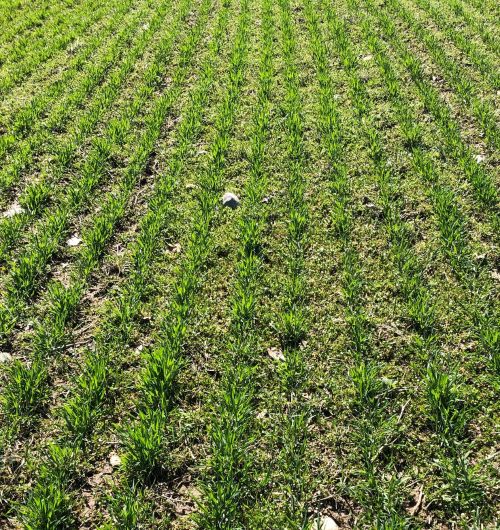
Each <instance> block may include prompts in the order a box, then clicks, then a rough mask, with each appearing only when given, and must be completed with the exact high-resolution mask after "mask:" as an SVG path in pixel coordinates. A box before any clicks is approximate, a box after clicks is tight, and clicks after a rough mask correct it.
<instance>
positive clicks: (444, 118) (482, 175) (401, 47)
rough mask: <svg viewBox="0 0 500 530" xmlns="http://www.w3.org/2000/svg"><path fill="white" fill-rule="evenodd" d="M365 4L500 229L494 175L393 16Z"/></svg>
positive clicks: (480, 203)
mask: <svg viewBox="0 0 500 530" xmlns="http://www.w3.org/2000/svg"><path fill="white" fill-rule="evenodd" d="M364 5H365V6H366V7H367V9H368V11H369V12H370V13H371V14H372V15H373V16H374V18H375V19H376V20H378V22H379V25H380V27H381V28H382V30H383V32H384V36H385V38H386V39H387V40H389V41H390V42H391V43H392V44H393V45H394V47H395V48H396V49H397V51H398V53H399V56H398V59H399V60H400V61H401V62H402V64H403V66H404V67H405V68H406V69H407V71H408V72H409V74H410V76H411V79H412V81H413V82H414V84H415V86H416V87H417V89H418V91H419V94H420V95H421V97H422V100H423V101H424V104H425V106H426V108H427V109H428V110H429V111H430V113H431V114H432V115H433V116H434V119H435V121H436V123H437V125H438V126H439V128H440V130H441V132H442V137H441V138H442V141H443V144H444V151H445V153H446V154H447V155H448V156H450V157H451V158H452V159H454V160H455V161H456V163H457V164H458V166H459V168H460V170H461V172H462V174H463V175H464V176H465V178H466V180H467V181H468V182H469V183H470V184H471V187H472V192H473V193H474V196H475V198H476V199H477V201H478V208H479V207H481V208H482V211H483V212H485V213H486V215H488V216H489V217H490V218H491V221H492V225H493V228H494V229H496V228H498V227H499V226H500V217H499V215H498V209H497V202H498V190H497V187H496V185H495V182H494V179H493V176H492V175H491V174H490V173H489V172H488V170H487V169H486V168H485V167H484V166H483V165H482V164H480V163H479V162H478V161H477V159H476V155H475V153H474V151H473V149H471V148H470V147H469V146H468V145H467V143H466V142H465V141H464V139H463V137H462V133H461V130H460V126H459V125H458V124H457V122H456V120H455V119H454V118H453V116H452V114H451V111H450V108H449V106H448V105H447V104H446V103H445V102H444V101H443V99H442V97H441V95H440V93H439V92H438V90H437V89H436V88H434V86H433V85H432V83H431V82H430V81H429V79H428V76H427V75H426V74H425V73H424V68H423V65H422V62H421V61H420V60H419V59H418V58H417V57H416V55H415V54H414V53H413V52H412V51H411V50H410V49H409V48H408V46H407V45H406V44H405V42H404V41H403V39H402V38H401V33H400V31H399V30H398V28H397V27H396V25H395V24H394V22H393V19H392V18H391V17H390V16H389V15H388V14H387V13H386V12H385V11H384V10H380V9H378V8H377V7H376V5H375V4H374V3H373V2H372V1H371V0H368V1H367V2H366V3H365V4H364Z"/></svg>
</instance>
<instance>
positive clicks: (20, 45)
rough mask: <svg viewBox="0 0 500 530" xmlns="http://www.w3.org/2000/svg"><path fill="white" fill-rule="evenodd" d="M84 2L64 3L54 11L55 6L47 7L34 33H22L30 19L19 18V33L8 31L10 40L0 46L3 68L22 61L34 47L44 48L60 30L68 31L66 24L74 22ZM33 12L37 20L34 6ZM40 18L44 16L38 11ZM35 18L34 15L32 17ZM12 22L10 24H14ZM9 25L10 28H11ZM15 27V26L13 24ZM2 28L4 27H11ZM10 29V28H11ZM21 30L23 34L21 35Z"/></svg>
mask: <svg viewBox="0 0 500 530" xmlns="http://www.w3.org/2000/svg"><path fill="white" fill-rule="evenodd" d="M81 4H82V2H78V1H77V2H75V1H71V2H63V3H62V4H61V5H60V6H59V9H57V10H56V9H54V7H55V6H54V4H52V5H48V6H45V13H44V16H43V19H40V18H39V20H40V22H39V24H37V25H36V26H35V27H34V28H33V31H29V32H26V33H25V34H23V33H22V26H23V24H22V22H24V24H26V22H27V20H29V17H26V19H24V20H23V18H24V17H19V19H20V22H21V24H19V25H18V32H16V33H10V32H9V31H6V32H5V33H6V37H7V36H9V33H10V38H9V39H8V40H6V41H5V42H2V44H1V45H0V65H1V67H2V68H3V67H4V66H6V65H11V64H13V63H15V62H18V61H21V60H22V59H23V57H24V56H25V55H26V53H28V51H29V50H30V49H31V48H32V47H43V46H46V45H47V42H48V41H50V39H52V38H54V35H55V34H57V32H58V30H59V29H61V30H62V31H65V30H66V24H68V22H70V21H71V20H72V16H74V14H75V12H76V11H77V10H78V9H81V7H82V5H81ZM33 11H34V12H35V20H36V8H35V6H34V9H33ZM37 14H38V16H39V17H40V15H41V14H42V11H41V10H39V11H38V13H37ZM32 16H33V15H32ZM12 22H13V21H11V23H10V24H12ZM10 24H9V26H10ZM12 25H13V26H14V24H12ZM9 26H7V25H6V26H2V27H5V28H7V27H9ZM9 29H10V28H9ZM19 30H20V31H21V33H19Z"/></svg>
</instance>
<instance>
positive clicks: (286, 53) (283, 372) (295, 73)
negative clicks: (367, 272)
mask: <svg viewBox="0 0 500 530" xmlns="http://www.w3.org/2000/svg"><path fill="white" fill-rule="evenodd" d="M278 5H279V23H280V36H281V48H280V52H281V56H282V58H283V77H284V82H283V88H284V95H283V101H282V103H281V109H282V110H281V112H282V113H283V115H284V123H283V125H284V136H283V138H282V139H281V140H280V141H281V143H282V145H283V147H284V154H285V162H284V169H285V188H286V191H285V203H286V204H285V208H286V218H285V219H284V222H285V226H286V232H285V234H284V235H285V236H286V237H285V239H284V248H283V256H282V258H281V260H282V263H283V265H282V267H283V270H284V273H283V274H282V278H281V280H280V282H279V297H278V303H279V306H278V307H279V309H278V320H277V323H276V326H277V331H278V332H279V337H278V338H279V341H280V349H281V351H282V352H283V357H284V360H283V362H282V363H281V364H280V365H279V367H278V370H279V372H278V375H279V381H278V389H279V396H280V408H279V410H278V416H277V428H278V429H279V431H280V435H279V438H278V439H277V440H278V441H277V443H278V447H277V448H278V451H279V452H278V453H277V455H276V460H277V462H276V467H277V470H278V471H279V473H280V475H281V477H280V484H281V487H280V491H279V495H280V499H279V500H280V503H281V504H282V505H281V506H280V510H281V513H280V514H276V516H275V517H276V519H277V520H278V521H279V525H280V526H282V527H283V528H304V527H305V526H306V525H307V521H308V509H309V506H308V503H309V501H310V497H311V480H310V461H309V457H308V451H307V450H308V442H309V422H310V420H311V413H310V410H309V404H308V402H307V400H306V399H305V398H304V392H305V387H306V383H307V380H308V363H307V358H306V355H307V351H308V350H307V348H306V347H305V345H304V340H305V339H306V337H307V334H308V331H309V314H308V305H307V294H306V293H307V283H306V282H307V268H306V259H307V251H308V239H309V238H308V235H309V230H308V228H309V210H308V205H307V202H306V198H305V192H306V187H307V180H306V176H305V172H306V164H307V156H306V152H305V142H304V122H303V111H302V104H303V99H302V95H301V91H300V86H301V79H300V71H299V68H298V59H299V53H300V49H299V45H298V42H297V32H296V24H295V20H294V16H293V10H292V5H291V3H290V2H289V0H280V1H279V2H278Z"/></svg>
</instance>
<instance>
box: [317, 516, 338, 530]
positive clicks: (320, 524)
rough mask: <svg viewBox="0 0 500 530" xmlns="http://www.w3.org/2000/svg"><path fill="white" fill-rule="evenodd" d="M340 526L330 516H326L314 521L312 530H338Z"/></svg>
mask: <svg viewBox="0 0 500 530" xmlns="http://www.w3.org/2000/svg"><path fill="white" fill-rule="evenodd" d="M338 529H339V525H338V524H337V523H336V522H335V521H334V520H333V519H332V518H331V517H328V515H324V516H322V517H320V518H319V520H318V519H317V518H315V519H314V522H313V525H312V526H311V530H338Z"/></svg>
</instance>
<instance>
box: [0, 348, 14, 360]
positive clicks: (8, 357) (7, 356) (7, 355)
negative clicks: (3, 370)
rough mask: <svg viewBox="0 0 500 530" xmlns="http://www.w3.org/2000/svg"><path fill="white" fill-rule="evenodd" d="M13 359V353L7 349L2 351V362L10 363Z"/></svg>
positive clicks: (0, 358)
mask: <svg viewBox="0 0 500 530" xmlns="http://www.w3.org/2000/svg"><path fill="white" fill-rule="evenodd" d="M11 360H12V355H11V354H10V353H7V352H6V351H0V363H8V362H9V361H11Z"/></svg>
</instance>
